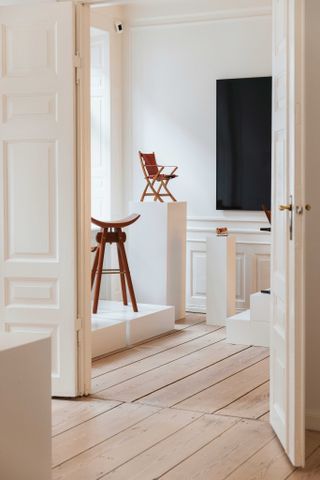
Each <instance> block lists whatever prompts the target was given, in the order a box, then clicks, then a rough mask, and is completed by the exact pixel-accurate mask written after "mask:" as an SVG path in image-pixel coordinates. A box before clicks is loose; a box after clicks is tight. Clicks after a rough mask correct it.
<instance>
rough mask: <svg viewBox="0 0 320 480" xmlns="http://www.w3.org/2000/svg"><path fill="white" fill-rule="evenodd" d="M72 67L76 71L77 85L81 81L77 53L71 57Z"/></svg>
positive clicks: (79, 61) (79, 58) (79, 59)
mask: <svg viewBox="0 0 320 480" xmlns="http://www.w3.org/2000/svg"><path fill="white" fill-rule="evenodd" d="M73 66H74V68H75V69H76V83H77V84H78V83H79V82H80V79H81V57H80V54H79V53H76V54H75V55H74V57H73Z"/></svg>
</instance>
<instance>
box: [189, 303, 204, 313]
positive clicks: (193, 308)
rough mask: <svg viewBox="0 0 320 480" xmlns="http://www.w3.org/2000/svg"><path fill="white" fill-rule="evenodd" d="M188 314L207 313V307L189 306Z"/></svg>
mask: <svg viewBox="0 0 320 480" xmlns="http://www.w3.org/2000/svg"><path fill="white" fill-rule="evenodd" d="M186 313H207V307H199V306H198V305H187V306H186Z"/></svg>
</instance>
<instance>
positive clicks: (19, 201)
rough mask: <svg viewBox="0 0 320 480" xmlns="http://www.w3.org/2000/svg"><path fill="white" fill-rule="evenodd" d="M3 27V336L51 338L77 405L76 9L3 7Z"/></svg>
mask: <svg viewBox="0 0 320 480" xmlns="http://www.w3.org/2000/svg"><path fill="white" fill-rule="evenodd" d="M0 23H1V37H0V55H1V58H0V69H1V70H0V96H1V98H0V142H1V145H0V171H1V174H0V206H1V207H0V282H1V284H0V287H1V289H0V290H1V297H0V305H1V310H0V312H1V317H0V327H1V330H4V331H8V332H40V333H44V334H48V333H49V334H50V335H51V338H52V377H53V394H54V395H63V396H74V395H76V394H77V392H78V386H77V328H78V326H77V320H76V318H77V303H76V301H77V298H76V285H77V283H76V243H75V239H76V235H75V225H76V214H75V212H76V205H75V202H76V196H75V195H76V183H75V180H76V166H75V128H74V126H75V78H74V66H73V64H74V53H75V29H74V24H75V18H74V7H73V5H72V3H71V2H63V3H52V4H43V5H42V4H41V5H40V4H39V5H35V6H33V5H28V6H26V7H24V6H12V7H1V8H0Z"/></svg>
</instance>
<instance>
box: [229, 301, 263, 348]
mask: <svg viewBox="0 0 320 480" xmlns="http://www.w3.org/2000/svg"><path fill="white" fill-rule="evenodd" d="M270 303H271V296H270V295H268V294H265V293H260V292H257V293H254V294H252V295H250V310H245V311H244V312H240V313H238V314H237V315H233V316H232V317H230V318H228V319H227V329H226V330H227V332H226V333H227V340H226V341H227V342H229V343H235V344H241V345H254V346H257V347H258V346H259V347H269V345H270V307H271V306H270Z"/></svg>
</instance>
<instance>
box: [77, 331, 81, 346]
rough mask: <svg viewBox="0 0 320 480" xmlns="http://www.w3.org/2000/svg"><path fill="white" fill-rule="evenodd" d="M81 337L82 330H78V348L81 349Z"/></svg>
mask: <svg viewBox="0 0 320 480" xmlns="http://www.w3.org/2000/svg"><path fill="white" fill-rule="evenodd" d="M80 343H81V337H80V330H77V347H78V348H79V347H80Z"/></svg>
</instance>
